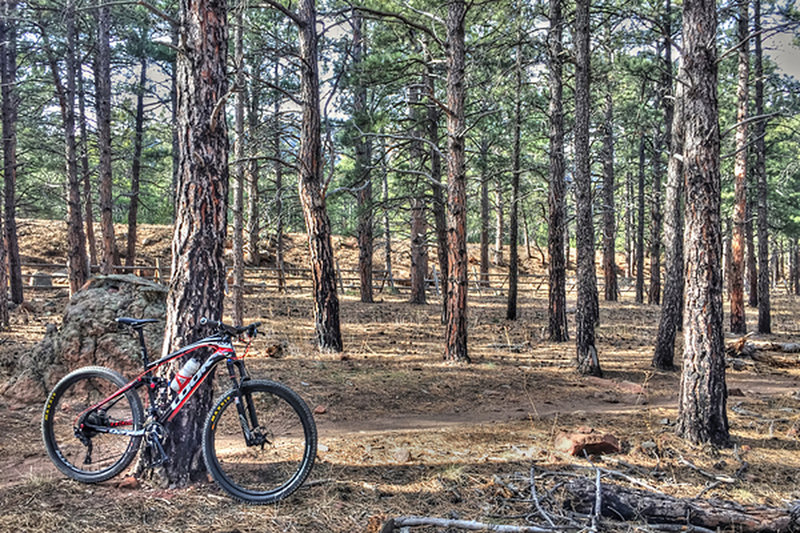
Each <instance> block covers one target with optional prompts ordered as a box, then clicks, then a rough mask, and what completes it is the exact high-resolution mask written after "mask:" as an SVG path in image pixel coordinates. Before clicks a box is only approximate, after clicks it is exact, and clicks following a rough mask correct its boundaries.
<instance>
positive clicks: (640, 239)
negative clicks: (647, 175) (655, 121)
mask: <svg viewBox="0 0 800 533" xmlns="http://www.w3.org/2000/svg"><path fill="white" fill-rule="evenodd" d="M636 206H637V207H636V213H637V214H636V303H637V304H640V303H644V132H641V133H639V179H638V183H637V191H636Z"/></svg>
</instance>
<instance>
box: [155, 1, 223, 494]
mask: <svg viewBox="0 0 800 533" xmlns="http://www.w3.org/2000/svg"><path fill="white" fill-rule="evenodd" d="M226 11H227V10H226V2H225V0H181V2H180V16H181V27H182V28H184V33H183V35H184V37H183V40H184V47H185V48H184V50H185V52H184V53H182V54H178V64H177V77H178V79H177V91H178V106H179V108H178V113H177V117H178V121H179V123H178V146H179V154H178V156H179V159H178V184H177V189H176V195H177V197H176V213H175V215H176V217H175V229H174V234H173V238H172V278H171V281H170V286H169V293H168V294H167V318H166V330H165V333H164V345H163V354H164V355H166V354H167V353H169V352H170V351H172V350H174V349H176V348H178V347H179V346H181V345H184V344H186V343H189V342H191V341H193V340H195V334H196V333H195V331H196V330H195V327H196V325H197V322H198V320H199V318H200V317H207V318H210V319H213V320H219V319H220V318H222V311H223V305H222V303H223V298H224V288H225V262H224V260H223V253H224V250H225V235H226V232H227V203H228V135H227V125H226V120H225V114H224V113H222V112H219V109H220V106H221V102H220V99H221V98H224V96H225V94H226V91H227V76H226V71H225V67H226V56H227V50H228V42H227V20H226ZM215 110H216V111H215ZM187 358H188V357H187ZM177 364H181V363H177ZM212 394H213V387H212V385H211V381H210V380H206V382H205V383H204V384H203V386H201V387H200V388H199V389H198V390H197V392H195V393H194V395H193V396H192V398H191V399H190V400H189V401H188V402H187V404H186V405H185V406H184V408H183V409H182V410H181V411H180V412H179V413H178V415H177V416H176V417H175V419H174V420H173V421H172V423H171V425H170V426H169V428H168V431H169V438H168V439H167V441H166V444H165V449H166V451H167V454H168V455H169V457H170V461H169V462H168V463H166V464H165V465H164V466H165V472H166V476H167V478H168V479H169V482H170V483H171V484H174V485H179V486H180V485H185V484H186V483H188V482H189V481H194V480H199V479H202V478H203V477H204V475H203V474H204V472H205V467H204V466H203V461H202V458H201V436H202V429H203V423H204V421H205V413H206V412H207V410H208V409H209V408H210V407H211V402H212V399H213V398H212Z"/></svg>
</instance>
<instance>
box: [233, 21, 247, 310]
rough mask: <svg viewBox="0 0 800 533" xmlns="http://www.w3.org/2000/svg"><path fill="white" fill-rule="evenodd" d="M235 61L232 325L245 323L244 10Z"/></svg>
mask: <svg viewBox="0 0 800 533" xmlns="http://www.w3.org/2000/svg"><path fill="white" fill-rule="evenodd" d="M233 40H234V43H233V47H234V55H235V57H234V59H233V63H234V66H235V68H236V99H235V101H234V106H233V107H234V119H233V120H234V129H235V132H236V133H235V138H236V143H235V144H234V146H233V153H234V158H235V159H236V161H235V162H234V165H235V167H234V172H233V195H232V196H233V210H232V211H233V287H232V290H231V293H232V296H233V301H232V302H231V304H232V305H231V308H232V315H233V323H234V324H237V325H241V324H242V322H243V321H244V172H245V166H246V162H245V160H244V145H245V140H244V110H245V107H246V106H247V103H246V100H247V86H246V85H245V75H244V8H243V7H241V6H240V7H239V8H238V9H236V22H235V24H234V32H233Z"/></svg>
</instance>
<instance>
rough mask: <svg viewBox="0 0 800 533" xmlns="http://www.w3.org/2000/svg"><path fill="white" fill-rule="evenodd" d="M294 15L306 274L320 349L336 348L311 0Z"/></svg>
mask: <svg viewBox="0 0 800 533" xmlns="http://www.w3.org/2000/svg"><path fill="white" fill-rule="evenodd" d="M298 8H299V12H298V14H297V19H298V20H297V22H298V23H299V24H298V25H299V28H300V59H301V61H300V63H301V69H300V70H301V74H300V93H301V96H302V102H303V106H302V107H303V121H302V125H301V127H300V153H299V156H298V165H299V167H300V179H299V194H300V203H301V204H302V206H303V216H304V218H305V222H306V229H307V231H308V247H309V251H310V261H311V277H312V281H313V286H314V330H315V334H316V341H317V345H318V347H319V349H320V350H322V351H330V352H341V351H342V333H341V330H340V326H339V297H338V296H337V294H336V270H335V268H334V263H333V246H332V244H331V223H330V219H329V218H328V211H327V209H326V206H325V190H324V183H323V180H324V178H323V175H322V139H321V119H320V108H319V64H318V62H317V51H318V46H317V10H316V2H315V0H301V2H300V4H299V6H298Z"/></svg>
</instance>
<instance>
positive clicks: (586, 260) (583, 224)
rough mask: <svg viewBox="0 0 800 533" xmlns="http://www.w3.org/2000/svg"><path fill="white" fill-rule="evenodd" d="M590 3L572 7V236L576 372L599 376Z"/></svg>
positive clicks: (582, 2) (579, 2)
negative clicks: (574, 246) (591, 154)
mask: <svg viewBox="0 0 800 533" xmlns="http://www.w3.org/2000/svg"><path fill="white" fill-rule="evenodd" d="M589 4H590V0H578V2H577V4H576V8H575V214H576V216H575V222H576V229H575V238H576V242H577V248H578V257H577V261H576V265H577V278H578V309H577V312H576V314H575V324H576V325H575V343H576V348H577V363H578V373H580V374H582V375H592V376H600V375H602V371H601V370H600V362H599V360H598V357H597V349H596V348H595V345H594V336H595V335H594V327H595V324H596V323H597V320H598V317H599V315H598V311H599V309H598V307H599V305H598V301H597V277H596V273H595V263H594V223H593V220H592V176H591V166H590V161H589V106H590V105H591V93H590V91H589V68H590V66H589V65H590V57H589Z"/></svg>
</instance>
